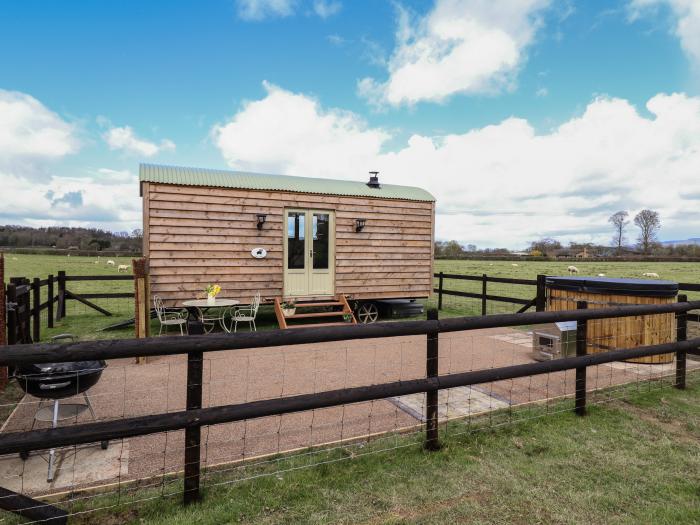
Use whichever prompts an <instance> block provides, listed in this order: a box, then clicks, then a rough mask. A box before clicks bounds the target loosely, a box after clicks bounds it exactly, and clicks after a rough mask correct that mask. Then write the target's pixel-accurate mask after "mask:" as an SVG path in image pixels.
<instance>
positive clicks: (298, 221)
mask: <svg viewBox="0 0 700 525" xmlns="http://www.w3.org/2000/svg"><path fill="white" fill-rule="evenodd" d="M305 219H306V214H305V213H304V212H296V211H290V212H289V214H288V215H287V268H289V269H290V270H293V269H303V268H304V252H305V248H304V231H305V230H304V224H305Z"/></svg>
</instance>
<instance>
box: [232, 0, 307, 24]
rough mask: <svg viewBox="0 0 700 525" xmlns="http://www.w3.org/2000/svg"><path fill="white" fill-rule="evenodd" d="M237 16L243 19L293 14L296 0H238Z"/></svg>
mask: <svg viewBox="0 0 700 525" xmlns="http://www.w3.org/2000/svg"><path fill="white" fill-rule="evenodd" d="M237 3H238V16H239V17H241V18H242V19H243V20H256V21H257V20H264V19H265V18H270V17H285V16H290V15H292V14H294V8H295V7H296V0H238V2H237Z"/></svg>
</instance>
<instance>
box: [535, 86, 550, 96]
mask: <svg viewBox="0 0 700 525" xmlns="http://www.w3.org/2000/svg"><path fill="white" fill-rule="evenodd" d="M547 95H549V90H548V89H547V88H546V87H541V88H539V89H538V90H537V91H535V96H536V97H540V98H542V97H546V96H547Z"/></svg>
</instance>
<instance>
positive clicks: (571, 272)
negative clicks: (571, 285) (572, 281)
mask: <svg viewBox="0 0 700 525" xmlns="http://www.w3.org/2000/svg"><path fill="white" fill-rule="evenodd" d="M567 271H568V272H569V275H571V274H574V273H578V268H576V266H573V265H572V266H569V267H568V268H567Z"/></svg>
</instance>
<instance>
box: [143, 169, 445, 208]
mask: <svg viewBox="0 0 700 525" xmlns="http://www.w3.org/2000/svg"><path fill="white" fill-rule="evenodd" d="M139 178H140V179H141V181H142V182H158V183H161V184H178V185H183V186H210V187H215V188H237V189H246V190H273V191H274V190H277V191H293V192H297V193H317V194H320V195H347V196H355V197H374V198H379V199H402V200H409V201H434V200H435V197H433V196H432V195H431V194H430V193H428V192H427V191H425V190H422V189H420V188H414V187H411V186H397V185H395V184H381V188H370V187H369V186H367V184H366V183H365V182H355V181H349V180H333V179H317V178H312V177H294V176H291V175H267V174H263V173H248V172H244V171H227V170H210V169H204V168H185V167H180V166H160V165H157V164H141V165H140V166H139Z"/></svg>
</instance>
